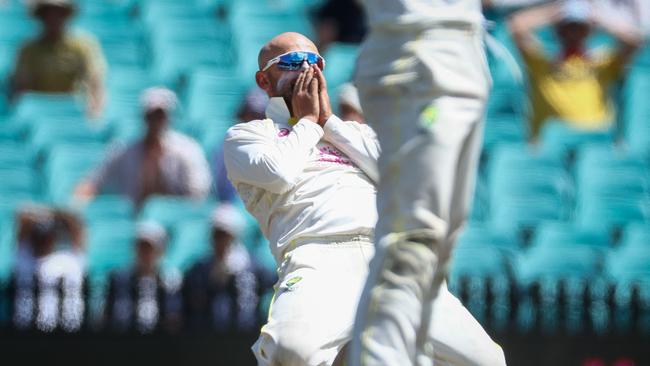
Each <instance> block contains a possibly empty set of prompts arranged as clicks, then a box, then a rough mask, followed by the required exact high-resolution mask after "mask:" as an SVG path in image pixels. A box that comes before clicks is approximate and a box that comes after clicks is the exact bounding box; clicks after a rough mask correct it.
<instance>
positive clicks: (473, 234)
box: [457, 223, 519, 256]
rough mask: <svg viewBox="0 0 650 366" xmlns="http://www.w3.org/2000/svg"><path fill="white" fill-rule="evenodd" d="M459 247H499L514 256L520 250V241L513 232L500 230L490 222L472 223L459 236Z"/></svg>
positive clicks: (503, 251) (504, 252)
mask: <svg viewBox="0 0 650 366" xmlns="http://www.w3.org/2000/svg"><path fill="white" fill-rule="evenodd" d="M457 247H458V248H476V249H477V250H480V249H481V248H484V247H489V248H497V249H499V250H500V251H501V252H502V253H503V254H505V255H507V256H512V255H514V254H515V253H517V252H518V251H519V243H518V242H517V239H516V237H515V235H514V234H513V233H510V232H507V231H505V232H504V231H499V230H497V229H495V228H493V227H491V226H490V225H488V224H485V223H482V224H470V225H468V226H467V227H466V228H465V230H463V232H462V234H461V235H460V237H459V238H458V244H457Z"/></svg>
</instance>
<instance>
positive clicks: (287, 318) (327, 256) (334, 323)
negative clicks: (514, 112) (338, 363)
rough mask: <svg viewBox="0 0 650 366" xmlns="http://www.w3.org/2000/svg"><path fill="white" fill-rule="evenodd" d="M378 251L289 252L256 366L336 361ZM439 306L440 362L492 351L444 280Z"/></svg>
mask: <svg viewBox="0 0 650 366" xmlns="http://www.w3.org/2000/svg"><path fill="white" fill-rule="evenodd" d="M373 254H374V244H372V243H371V241H370V240H369V239H368V240H364V239H360V240H345V241H336V240H322V241H320V242H318V241H315V242H314V243H313V244H305V245H300V246H298V247H296V248H295V249H294V250H292V251H291V252H289V254H287V255H286V256H285V260H284V261H283V263H282V265H281V266H280V268H279V270H278V275H279V279H278V284H277V286H276V294H275V297H274V299H273V301H272V304H271V309H270V311H269V319H268V323H267V324H266V325H265V326H264V327H263V328H262V330H261V334H260V337H259V339H258V340H257V342H256V343H255V344H254V345H253V347H252V349H253V353H254V354H255V357H256V358H257V362H258V365H261V366H267V365H268V366H329V365H332V363H333V362H334V360H335V359H336V356H337V355H338V353H339V352H340V350H341V348H343V346H345V344H347V343H348V342H349V341H350V339H351V336H352V328H353V322H354V316H355V313H356V306H357V302H358V301H359V297H360V295H361V291H362V289H363V285H364V283H365V280H366V276H367V273H368V263H369V261H370V258H372V256H373ZM435 306H436V308H437V309H439V310H440V311H438V312H436V319H435V321H433V322H432V323H431V324H432V326H434V328H433V329H432V331H431V336H432V337H433V339H434V342H435V350H436V351H435V352H436V359H437V360H440V365H465V364H472V363H468V362H465V363H462V362H459V360H460V361H463V360H475V359H479V358H481V357H492V356H491V353H495V349H497V348H498V347H497V346H495V345H494V343H493V342H492V340H491V339H490V337H489V336H488V335H487V334H485V332H484V331H483V329H482V328H481V326H480V325H479V324H478V322H477V321H476V320H475V319H474V318H473V317H472V315H471V314H470V313H469V312H468V311H467V310H466V309H465V308H464V307H463V306H462V304H461V303H460V301H458V299H456V298H455V297H454V296H453V295H452V294H451V293H449V291H447V288H446V285H445V284H444V283H443V284H442V288H441V292H440V295H439V296H438V297H437V298H436V300H435ZM463 362H464V361H463ZM492 365H497V364H492Z"/></svg>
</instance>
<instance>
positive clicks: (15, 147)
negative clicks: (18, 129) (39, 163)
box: [0, 142, 35, 168]
mask: <svg viewBox="0 0 650 366" xmlns="http://www.w3.org/2000/svg"><path fill="white" fill-rule="evenodd" d="M34 159H35V153H34V150H33V149H32V147H31V146H29V145H28V144H24V143H20V142H18V143H17V142H1V143H0V168H13V167H21V166H22V167H31V166H33V164H34Z"/></svg>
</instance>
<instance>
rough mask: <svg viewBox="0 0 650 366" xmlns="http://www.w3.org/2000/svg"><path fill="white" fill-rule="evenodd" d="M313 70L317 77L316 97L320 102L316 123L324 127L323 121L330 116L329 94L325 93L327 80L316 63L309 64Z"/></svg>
mask: <svg viewBox="0 0 650 366" xmlns="http://www.w3.org/2000/svg"><path fill="white" fill-rule="evenodd" d="M311 68H312V69H313V70H314V74H315V77H316V79H318V88H319V90H318V99H319V103H320V114H319V115H318V124H319V125H321V127H325V123H326V122H327V120H328V119H329V118H330V116H332V105H331V104H330V96H329V94H327V82H326V81H325V76H324V75H323V72H322V71H321V69H320V68H318V66H316V65H311Z"/></svg>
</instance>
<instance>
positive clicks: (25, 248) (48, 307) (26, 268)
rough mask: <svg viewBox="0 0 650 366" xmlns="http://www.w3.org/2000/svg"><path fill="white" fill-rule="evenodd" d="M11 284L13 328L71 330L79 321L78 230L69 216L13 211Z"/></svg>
mask: <svg viewBox="0 0 650 366" xmlns="http://www.w3.org/2000/svg"><path fill="white" fill-rule="evenodd" d="M18 223H19V224H18V225H19V226H18V235H17V240H18V254H17V258H16V263H15V267H14V270H13V278H12V281H11V291H10V292H11V298H12V299H13V306H12V308H13V310H12V318H13V323H14V325H15V326H16V327H17V328H18V329H31V328H33V327H35V328H36V329H38V330H40V331H44V332H51V331H54V330H56V329H62V330H65V331H77V330H79V329H80V328H81V326H82V324H83V320H84V301H83V298H84V293H83V292H84V260H83V248H84V240H85V238H84V229H83V225H82V223H81V221H80V219H79V218H78V217H76V216H74V215H72V214H70V213H66V212H63V211H59V210H55V209H51V208H48V207H41V206H33V207H29V208H26V209H23V210H21V211H20V212H19V213H18Z"/></svg>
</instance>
